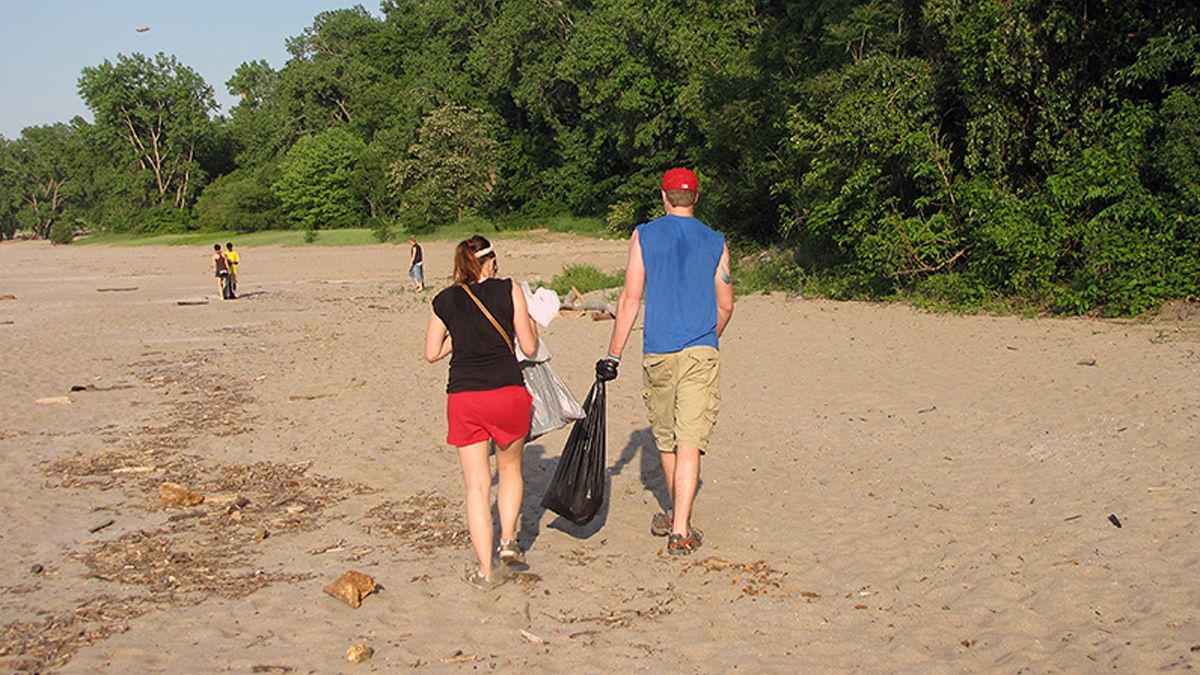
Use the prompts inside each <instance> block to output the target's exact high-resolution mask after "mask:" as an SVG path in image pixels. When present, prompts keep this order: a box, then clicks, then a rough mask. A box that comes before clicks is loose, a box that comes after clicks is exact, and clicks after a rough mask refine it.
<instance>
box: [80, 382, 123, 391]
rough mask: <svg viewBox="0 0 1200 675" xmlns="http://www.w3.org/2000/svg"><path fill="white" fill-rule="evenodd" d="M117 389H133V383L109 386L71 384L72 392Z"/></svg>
mask: <svg viewBox="0 0 1200 675" xmlns="http://www.w3.org/2000/svg"><path fill="white" fill-rule="evenodd" d="M115 389H133V385H132V384H114V385H111V386H108V387H98V386H96V385H94V384H73V385H71V391H72V392H79V391H113V390H115Z"/></svg>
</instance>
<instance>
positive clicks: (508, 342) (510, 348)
mask: <svg viewBox="0 0 1200 675" xmlns="http://www.w3.org/2000/svg"><path fill="white" fill-rule="evenodd" d="M459 286H460V287H461V288H462V289H463V290H464V291H466V292H467V295H469V296H470V297H471V299H472V300H474V301H475V304H476V306H478V307H479V311H481V312H483V315H484V316H486V317H487V320H488V321H491V322H492V326H493V327H495V329H496V332H497V333H499V334H500V337H502V338H504V344H505V345H507V346H508V351H510V352H512V353H513V355H514V356H515V355H516V353H517V350H516V348H514V347H513V341H512V338H510V337H509V336H508V333H506V332H504V329H503V328H502V327H501V326H500V322H499V321H496V317H494V316H492V313H491V312H489V311H488V308H487V307H486V306H484V304H483V303H482V302H481V301H480V300H479V298H477V297H475V294H474V293H472V292H471V288H470V287H469V286H467V285H466V284H459Z"/></svg>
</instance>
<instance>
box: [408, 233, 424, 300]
mask: <svg viewBox="0 0 1200 675" xmlns="http://www.w3.org/2000/svg"><path fill="white" fill-rule="evenodd" d="M408 276H409V278H410V279H412V282H413V290H414V291H417V292H420V291H423V290H425V255H424V253H423V252H422V251H421V245H420V244H418V243H417V238H416V237H409V238H408Z"/></svg>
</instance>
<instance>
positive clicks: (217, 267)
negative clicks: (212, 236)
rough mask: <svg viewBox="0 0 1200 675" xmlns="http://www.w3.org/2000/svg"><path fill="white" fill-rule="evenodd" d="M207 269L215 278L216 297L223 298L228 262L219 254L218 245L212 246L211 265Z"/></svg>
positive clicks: (223, 255) (219, 248)
mask: <svg viewBox="0 0 1200 675" xmlns="http://www.w3.org/2000/svg"><path fill="white" fill-rule="evenodd" d="M209 269H211V270H213V273H214V275H215V276H216V277H217V296H218V297H220V298H222V299H224V298H225V284H226V283H227V282H228V280H229V260H228V259H227V258H226V257H225V254H224V253H222V252H221V245H220V244H213V254H212V263H211V264H210V265H209Z"/></svg>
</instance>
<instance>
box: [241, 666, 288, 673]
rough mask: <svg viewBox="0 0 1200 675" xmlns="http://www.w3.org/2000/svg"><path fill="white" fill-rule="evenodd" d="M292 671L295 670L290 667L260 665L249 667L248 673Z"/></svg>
mask: <svg viewBox="0 0 1200 675" xmlns="http://www.w3.org/2000/svg"><path fill="white" fill-rule="evenodd" d="M293 670H295V668H293V667H291V666H269V665H260V666H251V667H250V672H252V673H290V672H292V671H293Z"/></svg>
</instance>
